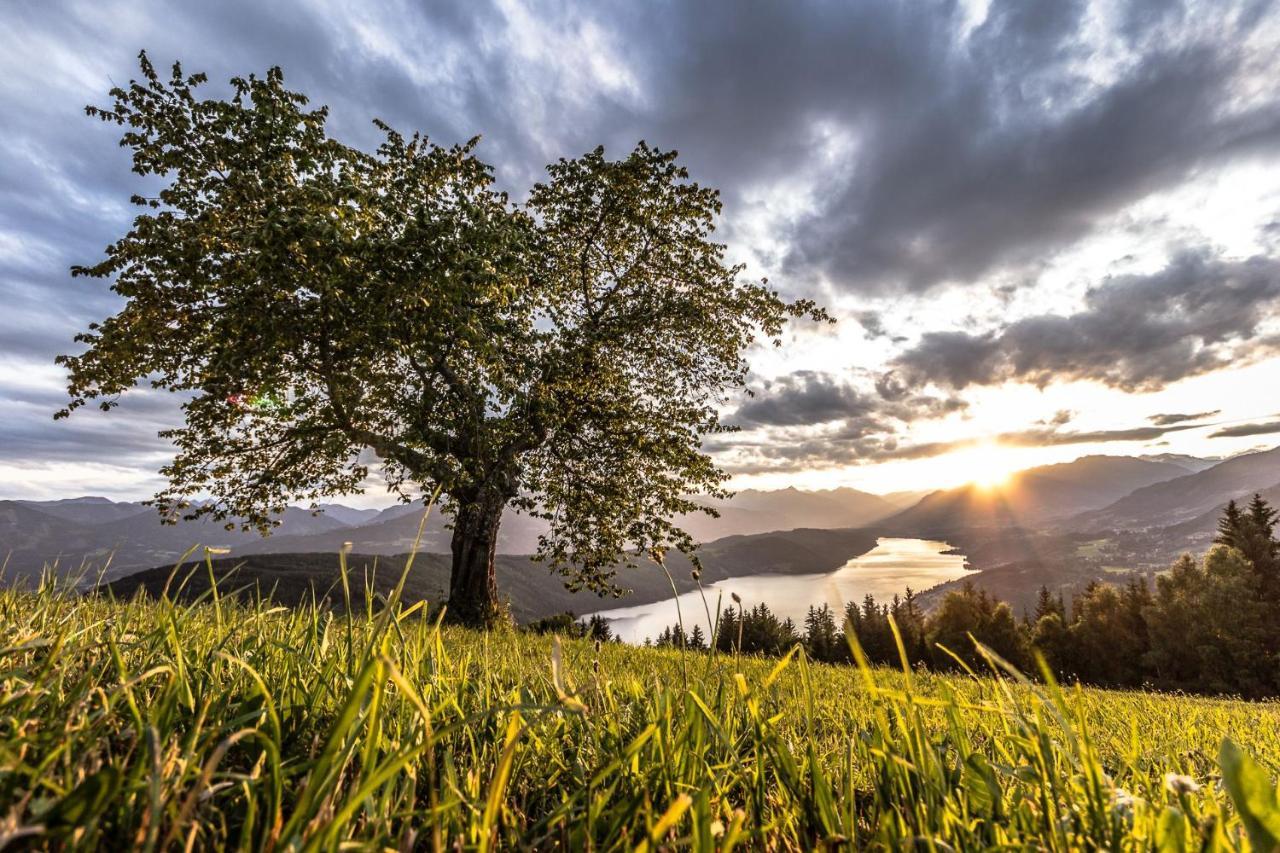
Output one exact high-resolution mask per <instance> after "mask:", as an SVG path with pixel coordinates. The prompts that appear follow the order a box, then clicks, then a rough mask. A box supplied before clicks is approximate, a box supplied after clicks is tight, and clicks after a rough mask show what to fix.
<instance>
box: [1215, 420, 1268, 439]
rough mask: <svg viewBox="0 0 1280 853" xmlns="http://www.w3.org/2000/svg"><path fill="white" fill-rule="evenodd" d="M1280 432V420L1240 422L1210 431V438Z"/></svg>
mask: <svg viewBox="0 0 1280 853" xmlns="http://www.w3.org/2000/svg"><path fill="white" fill-rule="evenodd" d="M1278 432H1280V421H1267V422H1265V423H1256V424H1240V425H1238V426H1230V427H1225V428H1223V429H1220V430H1217V431H1216V432H1211V433H1209V438H1241V437H1243V436H1249V435H1273V434H1275V433H1278Z"/></svg>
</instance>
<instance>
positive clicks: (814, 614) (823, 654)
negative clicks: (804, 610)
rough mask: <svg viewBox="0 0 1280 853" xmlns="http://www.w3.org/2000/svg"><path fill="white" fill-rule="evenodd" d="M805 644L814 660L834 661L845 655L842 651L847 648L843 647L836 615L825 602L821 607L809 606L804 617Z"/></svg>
mask: <svg viewBox="0 0 1280 853" xmlns="http://www.w3.org/2000/svg"><path fill="white" fill-rule="evenodd" d="M804 644H805V650H806V651H807V652H808V653H809V656H810V657H811V658H813V659H814V660H819V661H825V662H827V663H834V662H835V661H837V660H840V659H841V658H842V657H843V656H844V655H843V654H842V652H843V651H846V650H845V649H842V648H841V646H842V645H843V644H842V643H841V642H840V632H839V630H838V629H837V628H836V619H835V616H834V615H833V614H832V612H831V607H830V606H829V605H827V604H826V603H825V602H824V603H823V605H822V606H821V607H814V606H810V607H809V612H808V614H806V616H805V619H804Z"/></svg>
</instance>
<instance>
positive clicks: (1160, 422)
mask: <svg viewBox="0 0 1280 853" xmlns="http://www.w3.org/2000/svg"><path fill="white" fill-rule="evenodd" d="M1221 413H1222V410H1221V409H1214V410H1213V411H1212V412H1196V413H1194V414H1176V413H1169V414H1159V415H1151V416H1150V417H1149V418H1147V420H1149V421H1151V422H1152V423H1153V424H1155V425H1156V426H1168V425H1170V424H1180V423H1185V422H1187V421H1202V420H1204V419H1205V418H1211V417H1213V416H1214V415H1217V414H1221Z"/></svg>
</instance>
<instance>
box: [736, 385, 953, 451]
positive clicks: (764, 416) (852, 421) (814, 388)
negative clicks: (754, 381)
mask: <svg viewBox="0 0 1280 853" xmlns="http://www.w3.org/2000/svg"><path fill="white" fill-rule="evenodd" d="M890 394H892V396H890ZM967 407H968V403H966V402H965V401H964V400H961V399H960V398H958V397H955V396H948V397H937V396H932V395H928V394H915V393H911V392H910V391H909V390H904V391H903V392H902V393H894V392H892V391H890V392H889V393H885V392H884V391H882V392H881V393H879V394H876V393H864V392H862V391H859V390H858V389H856V388H855V387H853V385H851V384H850V383H848V382H846V381H844V380H841V379H838V378H837V377H835V376H833V375H832V374H830V373H822V372H818V371H812V370H801V371H797V372H795V373H791V374H788V375H786V376H783V377H781V378H779V379H774V380H771V381H766V382H764V383H763V384H762V387H761V388H760V390H758V391H757V392H756V393H755V396H753V397H751V398H750V399H748V400H747V401H746V402H744V403H743V404H742V405H740V406H739V407H738V409H737V410H736V411H735V412H734V413H733V414H732V415H731V416H730V417H728V418H727V419H726V422H727V423H731V424H734V425H736V426H741V427H745V428H748V429H756V428H760V427H800V426H814V425H819V424H828V423H831V422H833V421H844V422H845V425H846V426H845V429H846V430H849V429H857V430H859V432H860V435H865V434H869V433H872V432H884V431H885V430H886V429H888V428H889V427H887V426H886V424H887V423H888V421H889V420H895V421H900V422H903V423H910V422H911V421H916V420H923V419H929V418H941V417H945V416H947V415H949V414H952V413H954V412H959V411H963V410H964V409H966V408H967Z"/></svg>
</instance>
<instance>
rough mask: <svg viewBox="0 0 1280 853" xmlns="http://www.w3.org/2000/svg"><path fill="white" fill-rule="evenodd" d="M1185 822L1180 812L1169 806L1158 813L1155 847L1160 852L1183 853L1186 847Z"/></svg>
mask: <svg viewBox="0 0 1280 853" xmlns="http://www.w3.org/2000/svg"><path fill="white" fill-rule="evenodd" d="M1186 827H1187V822H1186V818H1184V817H1183V816H1182V812H1181V811H1179V810H1178V809H1176V808H1174V807H1173V806H1169V807H1168V808H1166V809H1165V810H1164V811H1163V812H1161V813H1160V820H1159V822H1157V823H1156V849H1157V850H1159V851H1160V853H1185V851H1186V849H1187V828H1186Z"/></svg>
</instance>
